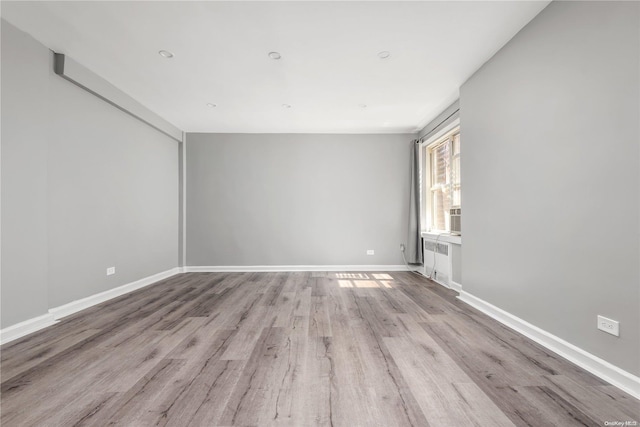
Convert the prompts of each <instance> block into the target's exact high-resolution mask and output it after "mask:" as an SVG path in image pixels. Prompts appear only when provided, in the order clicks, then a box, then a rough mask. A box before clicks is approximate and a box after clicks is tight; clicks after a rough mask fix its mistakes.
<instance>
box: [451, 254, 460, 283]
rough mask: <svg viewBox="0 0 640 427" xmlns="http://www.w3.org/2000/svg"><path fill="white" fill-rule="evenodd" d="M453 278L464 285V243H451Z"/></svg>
mask: <svg viewBox="0 0 640 427" xmlns="http://www.w3.org/2000/svg"><path fill="white" fill-rule="evenodd" d="M451 261H452V263H451V267H452V269H453V271H452V272H451V278H452V279H453V281H454V282H456V283H457V284H459V285H462V245H451Z"/></svg>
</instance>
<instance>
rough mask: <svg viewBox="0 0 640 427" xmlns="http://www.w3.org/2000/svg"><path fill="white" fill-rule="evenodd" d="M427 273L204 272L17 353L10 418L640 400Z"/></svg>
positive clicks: (291, 421)
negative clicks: (470, 302)
mask: <svg viewBox="0 0 640 427" xmlns="http://www.w3.org/2000/svg"><path fill="white" fill-rule="evenodd" d="M455 295H456V294H455V293H454V292H452V291H448V290H446V289H444V288H442V287H440V286H439V285H436V284H433V283H431V282H428V281H427V280H425V279H422V278H420V277H417V276H415V275H413V274H411V273H405V272H402V273H189V274H183V275H178V276H174V277H172V278H170V279H167V280H164V281H163V282H161V283H158V284H156V285H153V286H151V287H148V288H146V289H143V290H140V291H138V292H135V293H132V294H129V295H125V296H123V297H120V298H118V299H115V300H112V301H109V302H107V303H104V304H101V305H100V306H96V307H93V308H90V309H88V310H85V311H83V312H82V313H78V314H76V315H74V316H71V317H68V318H66V319H64V320H63V321H62V322H60V323H59V324H57V325H55V326H53V327H51V328H48V329H46V330H43V331H40V332H38V333H35V334H32V335H31V336H28V337H25V338H23V339H21V340H18V341H15V342H12V343H9V344H8V345H5V346H3V347H2V349H1V350H2V364H1V369H2V386H1V391H2V396H1V411H2V416H1V420H2V426H3V427H9V426H31V425H33V426H72V425H94V426H106V425H123V426H152V425H154V426H155V425H171V426H188V425H191V426H207V427H209V426H293V427H298V426H311V425H323V426H348V427H353V426H366V427H369V426H385V427H395V426H463V427H464V426H483V427H484V426H511V425H518V426H573V425H581V426H585V425H586V426H603V425H604V422H605V421H623V422H624V421H629V420H635V421H640V414H639V413H640V410H639V409H640V408H639V402H638V400H635V399H633V398H632V397H630V396H629V395H627V394H625V393H623V392H621V391H619V390H618V389H616V388H614V387H613V386H610V385H607V384H606V383H604V382H602V381H601V380H599V379H597V378H596V377H594V376H592V375H590V374H589V373H587V372H585V371H583V370H581V369H580V368H578V367H576V366H574V365H572V364H570V363H568V362H566V361H564V360H562V359H560V358H559V357H557V356H555V355H554V354H553V353H550V352H547V351H546V350H545V349H544V348H542V347H540V346H538V345H537V344H535V343H533V342H531V341H529V340H528V339H526V338H524V337H522V336H520V335H518V334H516V333H514V332H512V331H511V330H509V329H507V328H505V327H503V326H502V325H500V324H499V323H497V322H495V321H493V320H492V319H490V318H488V317H486V316H484V315H483V314H481V313H479V312H477V311H476V310H474V309H472V308H470V307H468V306H467V305H465V304H464V303H462V302H459V301H458V300H456V299H455Z"/></svg>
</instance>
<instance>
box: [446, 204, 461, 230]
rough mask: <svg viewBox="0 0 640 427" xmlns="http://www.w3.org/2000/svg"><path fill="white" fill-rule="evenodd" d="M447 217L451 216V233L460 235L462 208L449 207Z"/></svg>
mask: <svg viewBox="0 0 640 427" xmlns="http://www.w3.org/2000/svg"><path fill="white" fill-rule="evenodd" d="M449 217H450V218H451V223H450V224H451V234H455V235H458V236H460V235H461V234H462V229H461V228H460V219H461V217H462V209H460V208H451V209H449Z"/></svg>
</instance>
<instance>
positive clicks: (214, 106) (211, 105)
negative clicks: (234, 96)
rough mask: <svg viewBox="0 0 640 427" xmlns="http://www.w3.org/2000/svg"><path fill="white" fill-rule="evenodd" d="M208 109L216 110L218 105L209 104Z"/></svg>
mask: <svg viewBox="0 0 640 427" xmlns="http://www.w3.org/2000/svg"><path fill="white" fill-rule="evenodd" d="M207 107H209V108H216V107H217V105H216V104H212V103H208V104H207Z"/></svg>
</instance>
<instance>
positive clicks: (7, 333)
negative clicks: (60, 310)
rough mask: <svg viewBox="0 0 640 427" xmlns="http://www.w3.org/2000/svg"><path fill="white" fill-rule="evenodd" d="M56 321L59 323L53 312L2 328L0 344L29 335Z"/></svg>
mask: <svg viewBox="0 0 640 427" xmlns="http://www.w3.org/2000/svg"><path fill="white" fill-rule="evenodd" d="M54 323H57V321H56V319H55V318H54V317H53V315H52V314H51V313H47V314H43V315H42V316H38V317H33V318H31V319H29V320H25V321H24V322H20V323H16V324H15V325H11V326H9V327H7V328H4V329H2V330H0V344H6V343H8V342H9V341H13V340H15V339H18V338H21V337H23V336H25V335H29V334H30V333H32V332H36V331H38V330H40V329H43V328H46V327H47V326H51V325H53V324H54Z"/></svg>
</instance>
